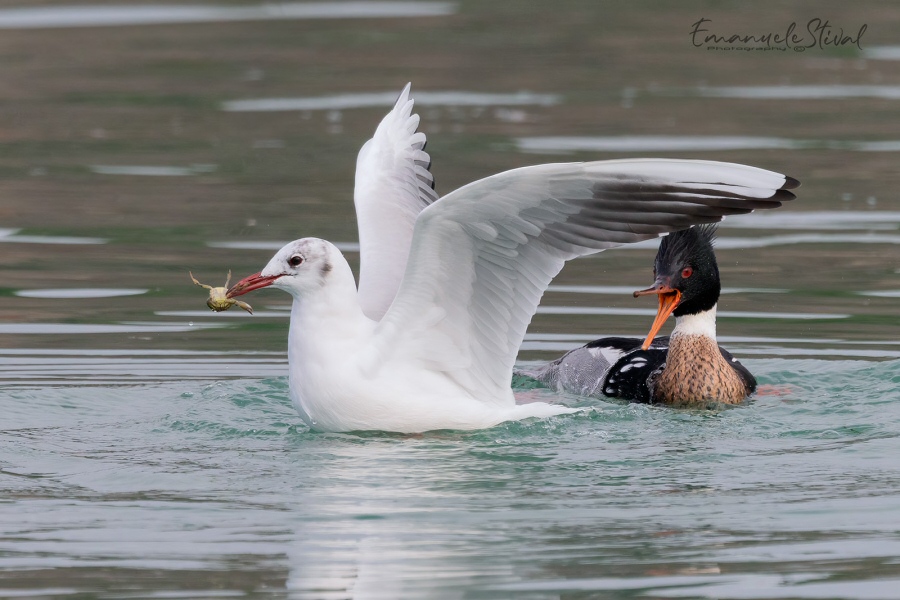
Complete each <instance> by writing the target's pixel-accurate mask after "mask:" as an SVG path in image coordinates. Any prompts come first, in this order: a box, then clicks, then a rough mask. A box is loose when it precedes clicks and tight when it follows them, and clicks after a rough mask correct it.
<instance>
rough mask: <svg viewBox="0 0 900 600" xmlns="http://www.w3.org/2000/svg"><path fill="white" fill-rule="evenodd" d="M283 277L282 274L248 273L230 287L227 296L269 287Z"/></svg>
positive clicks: (240, 294)
mask: <svg viewBox="0 0 900 600" xmlns="http://www.w3.org/2000/svg"><path fill="white" fill-rule="evenodd" d="M279 277H281V275H265V276H264V275H263V274H262V273H254V274H253V275H248V276H247V277H244V278H243V279H241V280H240V281H238V282H237V283H236V284H234V285H233V286H231V287H230V288H228V293H227V294H225V297H226V298H234V297H235V296H242V295H244V294H246V293H247V292H252V291H253V290H258V289H260V288H264V287H269V286H270V285H272V284H273V283H275V280H276V279H278V278H279Z"/></svg>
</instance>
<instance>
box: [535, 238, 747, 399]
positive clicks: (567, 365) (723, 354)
mask: <svg viewBox="0 0 900 600" xmlns="http://www.w3.org/2000/svg"><path fill="white" fill-rule="evenodd" d="M715 232H716V226H715V225H701V226H697V227H692V228H690V229H685V230H683V231H678V232H675V233H672V234H670V235H668V236H666V237H664V238H663V239H662V242H661V243H660V246H659V251H658V252H657V254H656V262H655V265H654V268H653V273H654V276H655V278H656V280H655V282H654V283H653V285H652V286H651V287H649V288H647V289H646V290H641V291H638V292H635V293H634V296H635V297H638V296H645V295H650V294H656V295H658V296H659V311H658V312H657V314H656V320H655V321H654V322H653V326H652V327H651V328H650V333H649V334H648V335H647V338H646V339H645V340H643V341H642V340H640V339H637V338H623V337H608V338H602V339H599V340H595V341H593V342H590V343H589V344H587V345H585V346H583V347H581V348H577V349H575V350H572V351H571V352H569V353H567V354H565V355H564V356H562V357H561V358H560V359H558V360H556V361H554V362H552V363H550V364H549V365H547V366H546V367H544V368H542V369H540V370H539V371H537V372H533V373H528V374H529V375H530V376H532V377H534V378H536V379H538V380H540V381H543V382H544V383H547V384H548V385H550V386H553V387H556V388H558V389H560V390H565V391H568V392H572V393H576V394H579V395H583V396H597V395H604V396H612V397H615V398H623V399H626V400H633V401H637V402H650V403H654V404H668V405H672V406H697V405H706V404H707V403H710V402H719V403H724V404H738V403H740V402H741V401H743V400H744V399H745V398H746V397H747V396H749V395H750V394H752V393H753V392H754V391H755V390H756V379H755V378H754V377H753V375H752V374H751V373H750V371H748V370H747V368H746V367H745V366H744V365H742V364H741V363H739V362H738V361H737V359H736V358H734V357H733V356H731V354H730V353H729V352H728V351H727V350H725V349H724V348H722V347H721V346H719V345H718V343H716V304H717V302H718V300H719V293H720V291H721V285H720V283H719V268H718V265H717V264H716V256H715V253H714V252H713V239H714V237H715ZM669 315H675V330H674V331H673V332H672V335H671V336H667V337H655V336H656V334H657V333H658V332H659V330H660V329H661V328H662V326H663V324H664V323H665V322H666V319H668V318H669Z"/></svg>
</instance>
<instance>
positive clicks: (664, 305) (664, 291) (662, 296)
mask: <svg viewBox="0 0 900 600" xmlns="http://www.w3.org/2000/svg"><path fill="white" fill-rule="evenodd" d="M650 294H657V295H658V296H659V310H658V311H657V312H656V320H655V321H653V326H652V327H651V328H650V333H649V334H647V339H645V340H644V343H643V344H641V349H642V350H646V349H647V348H649V347H650V344H651V342H653V338H655V337H656V334H657V333H659V330H660V329H662V326H663V323H665V322H666V319H668V318H669V315H671V314H672V311H674V310H675V307H677V306H678V305H679V304H680V303H681V292H679V291H678V290H676V289H674V288H672V287H669V286H668V285H665V284H663V283H662V282H659V281H657V282H656V283H654V284H653V286H652V287H649V288H647V289H646V290H639V291H637V292H635V293H634V297H635V298H637V297H638V296H649V295H650Z"/></svg>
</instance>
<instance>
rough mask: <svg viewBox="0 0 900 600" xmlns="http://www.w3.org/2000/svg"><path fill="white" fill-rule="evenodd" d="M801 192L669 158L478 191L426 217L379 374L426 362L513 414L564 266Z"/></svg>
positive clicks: (523, 176) (752, 171) (542, 170)
mask: <svg viewBox="0 0 900 600" xmlns="http://www.w3.org/2000/svg"><path fill="white" fill-rule="evenodd" d="M797 185H799V183H798V182H797V181H796V180H794V179H791V178H789V177H785V176H784V175H780V174H778V173H773V172H771V171H765V170H762V169H756V168H753V167H747V166H743V165H736V164H729V163H718V162H708V161H690V160H662V159H643V160H622V161H600V162H591V163H570V164H547V165H540V166H534V167H525V168H521V169H515V170H512V171H507V172H505V173H500V174H498V175H494V176H492V177H488V178H486V179H482V180H480V181H476V182H474V183H471V184H469V185H467V186H465V187H462V188H460V189H458V190H456V191H454V192H453V193H451V194H448V195H447V196H445V197H444V198H442V199H441V200H439V201H438V202H435V203H434V204H432V205H430V206H429V207H428V208H426V209H425V210H423V211H422V212H421V214H420V215H419V218H418V220H417V221H416V225H415V232H414V235H413V239H412V248H411V251H410V253H409V256H410V260H409V262H408V264H407V265H406V272H405V274H404V277H403V282H402V284H401V286H400V290H399V292H398V294H397V297H396V299H395V300H394V303H393V304H392V305H391V307H390V310H389V311H388V312H387V314H386V315H385V316H384V318H383V319H382V320H381V322H380V323H379V324H378V326H377V328H376V330H375V335H374V336H373V347H372V350H373V353H372V355H371V356H372V357H373V361H372V364H371V365H370V367H371V368H373V369H377V368H378V365H376V364H375V362H374V357H375V356H377V357H379V359H378V361H379V363H381V364H384V362H387V361H390V360H391V358H392V357H396V358H398V359H402V360H404V361H418V362H419V363H422V364H423V366H427V367H428V368H430V369H432V370H439V371H443V372H446V373H447V374H448V375H449V376H450V377H451V378H453V379H454V380H455V381H456V382H457V383H458V384H459V385H460V386H461V387H462V388H463V389H465V390H466V391H467V392H468V393H469V394H470V395H471V396H472V397H474V398H476V399H479V400H481V401H483V402H486V403H491V404H496V405H501V406H508V405H510V404H512V403H514V402H515V399H514V398H513V395H512V391H511V390H510V378H511V375H512V369H513V364H514V362H515V359H516V355H517V352H518V349H519V346H520V345H521V343H522V339H523V337H524V335H525V329H526V328H527V326H528V324H529V322H530V321H531V318H532V316H533V315H534V312H535V310H536V309H537V305H538V303H539V301H540V298H541V296H542V294H543V293H544V290H545V289H546V288H547V286H548V285H549V283H550V280H551V279H552V278H553V277H554V276H555V275H556V274H557V273H558V272H559V271H560V269H561V268H562V266H563V264H564V263H565V261H567V260H570V259H572V258H575V257H577V256H582V255H586V254H592V253H594V252H599V251H601V250H604V249H607V248H612V247H615V246H619V245H622V244H628V243H632V242H639V241H642V240H647V239H651V238H654V237H657V236H659V235H662V234H665V233H666V232H670V231H674V230H678V229H684V228H687V227H690V226H692V225H695V224H698V223H710V222H715V221H720V220H721V219H722V218H723V217H724V216H725V215H732V214H740V213H747V212H750V211H752V210H754V209H767V208H775V207H777V206H780V205H781V202H782V201H785V200H791V199H793V198H794V195H793V194H792V193H791V192H789V191H787V190H788V189H790V188H793V187H796V186H797Z"/></svg>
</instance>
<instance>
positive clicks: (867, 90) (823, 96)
mask: <svg viewBox="0 0 900 600" xmlns="http://www.w3.org/2000/svg"><path fill="white" fill-rule="evenodd" d="M695 92H696V93H697V94H699V95H701V96H705V97H707V98H746V99H752V100H832V99H836V98H837V99H842V98H878V99H882V100H900V85H756V86H752V85H748V86H731V87H700V88H696V90H695Z"/></svg>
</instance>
